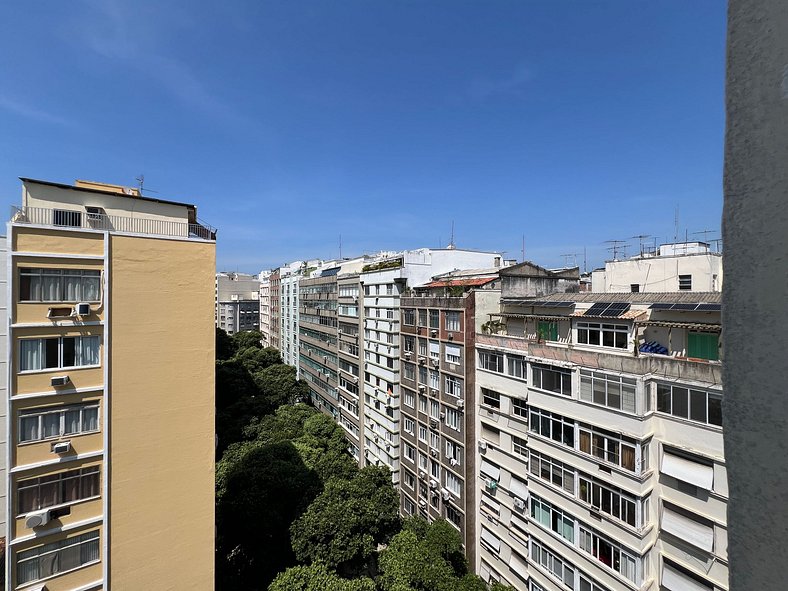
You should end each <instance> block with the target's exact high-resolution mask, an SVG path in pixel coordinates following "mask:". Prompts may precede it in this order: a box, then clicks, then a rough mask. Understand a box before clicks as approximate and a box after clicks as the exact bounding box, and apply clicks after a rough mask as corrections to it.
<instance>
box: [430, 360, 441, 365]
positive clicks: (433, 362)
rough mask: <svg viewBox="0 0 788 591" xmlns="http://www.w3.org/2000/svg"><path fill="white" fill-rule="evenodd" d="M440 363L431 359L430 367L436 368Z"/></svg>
mask: <svg viewBox="0 0 788 591" xmlns="http://www.w3.org/2000/svg"><path fill="white" fill-rule="evenodd" d="M440 363H441V362H440V360H439V359H433V360H432V367H438V366H439V365H440Z"/></svg>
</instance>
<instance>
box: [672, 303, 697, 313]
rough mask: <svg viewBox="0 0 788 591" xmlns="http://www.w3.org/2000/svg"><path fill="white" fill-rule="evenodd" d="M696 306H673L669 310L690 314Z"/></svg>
mask: <svg viewBox="0 0 788 591" xmlns="http://www.w3.org/2000/svg"><path fill="white" fill-rule="evenodd" d="M697 307H698V304H673V307H672V308H671V310H681V311H682V312H692V311H693V310H694V309H695V308H697Z"/></svg>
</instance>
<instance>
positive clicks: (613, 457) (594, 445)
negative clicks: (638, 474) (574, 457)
mask: <svg viewBox="0 0 788 591" xmlns="http://www.w3.org/2000/svg"><path fill="white" fill-rule="evenodd" d="M579 432H580V451H582V452H583V453H586V454H589V455H592V456H595V457H597V458H599V459H600V460H603V461H605V462H609V463H611V464H615V465H616V466H619V467H621V468H624V470H629V471H630V472H635V442H634V440H632V439H629V438H627V437H623V436H619V435H616V434H615V433H610V432H608V431H604V430H602V429H598V428H596V427H588V426H585V425H581V426H580V430H579Z"/></svg>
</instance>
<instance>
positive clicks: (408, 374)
mask: <svg viewBox="0 0 788 591" xmlns="http://www.w3.org/2000/svg"><path fill="white" fill-rule="evenodd" d="M402 377H403V378H404V379H406V380H415V379H416V366H415V365H413V364H412V363H403V364H402Z"/></svg>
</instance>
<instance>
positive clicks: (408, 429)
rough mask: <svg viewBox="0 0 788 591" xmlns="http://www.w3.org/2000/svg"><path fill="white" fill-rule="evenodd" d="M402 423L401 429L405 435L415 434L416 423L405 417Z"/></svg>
mask: <svg viewBox="0 0 788 591" xmlns="http://www.w3.org/2000/svg"><path fill="white" fill-rule="evenodd" d="M402 422H403V424H404V427H403V428H404V429H405V433H410V434H411V435H414V434H415V433H416V423H415V422H414V421H413V419H409V418H408V417H405V418H404V419H403V421H402Z"/></svg>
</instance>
